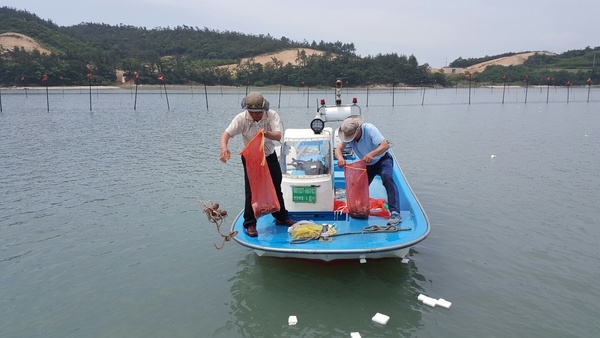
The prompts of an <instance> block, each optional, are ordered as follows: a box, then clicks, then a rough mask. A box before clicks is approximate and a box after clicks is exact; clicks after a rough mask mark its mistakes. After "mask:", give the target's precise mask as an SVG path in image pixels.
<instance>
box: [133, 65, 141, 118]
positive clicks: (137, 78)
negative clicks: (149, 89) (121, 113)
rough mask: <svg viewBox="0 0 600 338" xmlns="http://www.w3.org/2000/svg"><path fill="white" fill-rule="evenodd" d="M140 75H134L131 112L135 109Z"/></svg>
mask: <svg viewBox="0 0 600 338" xmlns="http://www.w3.org/2000/svg"><path fill="white" fill-rule="evenodd" d="M139 79H140V74H138V73H135V99H134V100H133V110H136V108H137V92H138V84H139Z"/></svg>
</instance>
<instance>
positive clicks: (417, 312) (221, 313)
mask: <svg viewBox="0 0 600 338" xmlns="http://www.w3.org/2000/svg"><path fill="white" fill-rule="evenodd" d="M87 90H88V89H87V88H82V89H75V90H66V91H65V92H66V93H65V94H64V96H63V94H62V92H61V91H60V90H54V91H51V92H50V96H49V100H48V103H49V106H50V112H48V111H47V101H46V95H45V92H44V91H29V92H28V96H27V97H25V95H24V93H23V92H22V91H17V90H6V89H3V90H2V107H3V112H2V113H1V114H0V160H1V163H2V165H1V166H0V187H1V191H2V193H1V194H0V233H1V236H0V318H2V319H1V320H0V336H1V337H349V336H350V333H351V332H360V334H361V335H362V336H363V337H596V336H597V335H598V333H599V332H600V326H599V325H598V324H597V319H598V314H599V313H600V307H599V305H598V304H600V286H599V285H598V282H597V281H598V280H599V279H600V263H599V262H600V249H599V246H598V243H599V241H600V227H599V222H598V219H599V218H600V212H598V211H597V206H598V201H600V177H599V176H600V175H599V173H598V168H599V167H600V105H599V103H598V101H597V97H598V95H599V94H598V93H597V92H595V90H596V89H593V90H592V99H591V100H590V102H587V89H573V90H572V91H571V92H570V93H569V100H570V102H568V103H567V102H566V99H567V93H566V91H565V90H564V89H553V88H542V89H540V88H529V92H528V102H527V103H526V104H525V103H524V97H525V91H524V89H514V88H511V89H508V90H507V91H506V92H504V93H503V91H502V88H499V89H498V88H495V89H489V88H487V89H482V88H478V89H476V90H472V92H471V94H470V95H471V96H470V100H471V105H469V104H467V103H468V100H469V92H468V90H467V89H458V90H456V89H446V90H432V89H427V90H426V91H425V93H423V91H420V90H397V91H395V92H394V95H393V96H392V93H391V92H390V91H377V92H376V91H371V93H370V95H369V96H368V100H369V107H365V106H364V105H365V103H366V101H367V96H366V93H365V92H364V91H354V92H353V91H352V90H350V91H349V92H348V93H347V92H346V91H345V92H344V95H346V94H347V95H348V96H347V97H346V99H349V97H351V96H357V97H358V98H359V102H362V103H363V115H364V116H365V118H366V120H367V121H369V122H373V123H374V124H376V125H377V126H378V127H379V128H380V130H381V131H382V133H383V134H384V135H385V136H386V137H388V138H389V139H390V141H391V142H392V143H393V147H394V148H393V149H394V153H395V155H396V157H397V158H398V160H399V161H400V162H401V163H400V164H401V166H402V168H403V170H404V172H405V175H406V176H407V179H408V180H409V182H410V183H411V185H412V187H413V189H414V191H415V193H416V194H417V196H418V197H419V199H420V201H421V203H422V204H423V207H424V208H425V211H426V212H427V214H428V216H429V219H430V221H431V225H432V232H431V235H430V236H429V237H428V238H427V239H426V240H425V241H423V242H421V243H419V244H418V245H417V246H415V247H414V248H413V249H412V250H411V253H410V258H411V262H410V263H409V264H401V263H400V262H399V260H383V261H369V262H367V263H366V264H359V262H346V263H342V264H329V265H327V264H321V263H314V262H307V261H295V260H281V259H268V258H267V259H265V258H258V257H256V256H255V254H254V253H253V252H251V251H249V250H247V249H245V248H243V247H241V246H239V245H237V244H236V243H227V244H226V245H225V248H224V249H222V250H216V249H215V247H214V244H217V245H220V244H221V239H220V236H219V235H218V234H217V232H216V229H215V227H214V225H213V224H211V223H209V222H207V220H206V217H205V216H204V214H203V213H202V211H201V207H200V205H199V202H198V201H199V200H200V201H208V200H213V201H218V202H219V203H221V206H222V208H224V209H226V210H228V211H229V213H230V214H231V215H235V214H237V212H238V211H239V210H240V209H241V208H242V206H243V178H242V176H241V172H242V168H241V163H240V161H239V160H238V159H237V158H234V159H233V160H232V161H231V162H230V163H228V164H222V163H221V162H220V161H219V159H218V153H219V148H218V138H219V136H220V134H221V133H222V131H223V129H224V128H225V127H226V126H227V125H228V123H229V122H230V120H231V118H232V117H233V116H234V115H235V114H236V113H238V112H239V110H240V109H239V102H240V101H241V99H242V97H243V96H244V93H245V89H239V90H225V91H224V92H223V94H221V91H220V90H218V89H217V90H212V91H211V92H209V95H208V100H209V109H208V110H207V108H206V101H205V96H204V93H203V92H201V91H198V90H197V89H196V90H194V91H192V90H186V91H183V90H182V91H179V92H176V91H170V92H169V93H168V95H169V96H168V98H169V105H170V110H167V102H166V97H165V95H164V93H163V94H160V93H159V92H158V91H156V90H155V91H143V92H141V93H140V95H138V97H137V103H136V104H137V110H136V111H134V110H133V105H134V100H135V97H134V94H133V91H129V90H120V91H116V90H113V91H106V90H102V89H100V90H97V89H95V88H94V90H93V92H92V110H91V111H90V107H89V99H90V97H89V92H88V91H87ZM265 94H266V97H267V99H269V100H270V101H271V103H272V107H274V108H277V106H278V105H280V106H281V108H279V109H278V110H279V112H280V114H281V116H282V118H283V120H284V122H285V125H286V127H304V126H305V125H306V124H307V123H308V121H310V119H311V118H312V117H313V116H314V114H315V108H314V106H315V102H316V100H317V99H318V98H321V97H326V98H327V100H328V101H330V102H333V100H334V98H333V92H332V91H328V92H324V91H321V92H319V93H317V92H315V91H311V92H310V94H308V93H306V92H305V91H290V92H285V91H284V92H283V93H282V94H281V97H280V96H279V92H278V91H271V92H266V93H265ZM423 94H424V95H425V96H423ZM503 94H504V97H505V104H502V103H501V101H502V96H503ZM546 101H548V103H546ZM392 103H393V104H394V106H392ZM422 103H423V105H422ZM307 104H308V105H309V106H310V108H306V105H307ZM231 148H232V152H237V151H239V150H241V148H242V145H241V140H240V139H238V138H234V139H233V140H232V141H231ZM492 155H495V158H492ZM230 221H232V219H231V220H230ZM227 227H229V225H227ZM420 293H423V294H427V295H429V296H431V297H435V298H445V299H447V300H449V301H451V302H452V307H451V308H450V309H449V310H447V309H443V308H437V307H436V308H430V307H427V306H425V305H423V304H421V303H420V302H418V301H417V296H418V295H419V294H420ZM377 312H380V313H384V314H386V315H388V316H390V321H389V322H388V323H387V325H386V326H384V327H379V326H376V325H374V324H373V323H372V322H371V317H372V316H373V315H374V314H375V313H377ZM290 315H295V316H297V317H298V321H299V322H298V325H296V326H288V324H287V319H288V316H290Z"/></svg>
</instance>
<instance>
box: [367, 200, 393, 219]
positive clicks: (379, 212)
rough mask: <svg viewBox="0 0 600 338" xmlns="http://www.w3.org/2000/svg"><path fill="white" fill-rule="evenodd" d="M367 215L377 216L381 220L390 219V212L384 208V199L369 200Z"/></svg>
mask: <svg viewBox="0 0 600 338" xmlns="http://www.w3.org/2000/svg"><path fill="white" fill-rule="evenodd" d="M369 209H371V210H370V211H369V214H370V215H371V216H377V217H381V218H390V211H389V210H388V209H387V208H386V203H385V199H384V198H371V199H369Z"/></svg>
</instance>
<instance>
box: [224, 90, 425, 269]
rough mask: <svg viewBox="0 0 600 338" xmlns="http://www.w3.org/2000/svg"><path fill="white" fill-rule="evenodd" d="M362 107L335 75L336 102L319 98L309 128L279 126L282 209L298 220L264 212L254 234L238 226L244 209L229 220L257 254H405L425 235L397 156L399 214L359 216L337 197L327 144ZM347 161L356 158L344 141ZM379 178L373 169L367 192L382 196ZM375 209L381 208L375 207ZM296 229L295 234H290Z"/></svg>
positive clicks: (341, 180)
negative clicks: (348, 99)
mask: <svg viewBox="0 0 600 338" xmlns="http://www.w3.org/2000/svg"><path fill="white" fill-rule="evenodd" d="M350 115H361V109H360V106H358V105H357V103H356V99H353V103H352V104H342V103H341V82H340V81H338V82H337V83H336V102H335V105H326V104H325V101H324V100H321V105H320V107H319V108H318V109H317V115H316V116H315V118H314V119H313V120H312V121H311V122H310V128H305V129H286V130H285V131H284V136H283V141H282V143H281V146H280V147H279V148H278V149H277V151H278V157H279V160H280V164H281V168H282V173H283V180H282V184H281V189H282V192H283V196H284V200H285V205H286V208H287V209H288V212H289V216H290V218H292V219H293V220H294V221H296V222H297V223H296V224H295V225H294V226H292V227H290V228H288V227H285V226H281V225H276V224H275V220H274V219H273V217H272V216H271V215H270V214H268V215H266V216H263V217H260V218H259V219H258V222H257V224H256V227H257V230H258V233H259V235H258V237H249V236H247V235H246V234H245V233H244V229H243V222H244V219H243V210H242V211H241V212H240V213H239V214H238V215H237V217H236V218H235V220H234V221H233V224H232V227H231V231H232V232H233V231H237V236H235V237H234V238H233V239H234V240H235V241H236V242H238V243H239V244H241V245H243V246H245V247H248V248H250V249H253V250H254V251H255V252H256V253H257V254H258V255H259V256H270V257H281V258H299V259H311V260H322V261H333V260H352V259H356V260H359V261H361V262H365V261H366V260H367V259H379V258H406V256H407V255H408V252H409V249H410V247H412V246H414V245H415V244H417V243H419V242H421V241H422V240H424V239H425V238H426V237H427V236H428V235H429V232H430V226H429V220H428V218H427V215H426V214H425V212H424V210H423V208H422V206H421V204H420V203H419V200H418V199H417V197H416V196H415V194H414V192H413V191H412V189H411V187H410V185H409V184H408V182H407V180H406V177H405V176H404V174H403V172H402V170H401V168H400V166H399V165H398V162H397V161H396V158H395V157H394V156H393V153H392V151H391V150H388V151H389V152H390V154H392V157H393V158H394V164H395V165H394V173H393V177H394V180H395V182H396V185H397V186H398V190H399V195H400V208H401V212H400V213H401V215H402V222H401V223H400V224H398V225H397V226H389V225H387V217H380V216H377V215H375V214H377V213H375V212H374V213H373V214H369V215H363V217H360V218H354V217H351V216H349V214H348V213H347V212H344V210H343V208H340V207H339V205H340V203H341V205H344V199H345V189H346V180H345V176H344V169H342V168H338V166H337V160H336V158H335V156H334V150H335V147H336V145H337V142H340V140H339V138H338V135H337V132H338V127H339V126H337V125H336V126H334V127H331V126H328V125H327V124H328V123H331V122H338V124H339V122H341V121H343V120H344V119H345V118H346V117H347V116H350ZM344 158H345V160H346V162H347V163H351V162H354V161H358V160H359V158H357V156H356V155H355V154H354V153H353V152H352V150H351V149H349V148H348V147H346V149H345V153H344ZM386 196H387V195H386V191H385V188H384V187H383V185H382V184H381V179H380V177H379V176H376V177H375V179H374V180H373V182H372V183H371V184H370V186H369V197H370V198H371V199H372V200H381V199H384V200H385V199H386ZM379 211H381V210H379ZM294 236H295V237H294Z"/></svg>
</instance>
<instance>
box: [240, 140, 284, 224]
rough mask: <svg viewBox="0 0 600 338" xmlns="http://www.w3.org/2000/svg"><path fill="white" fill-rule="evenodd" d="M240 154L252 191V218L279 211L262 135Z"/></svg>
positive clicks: (249, 143)
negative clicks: (244, 162) (242, 157)
mask: <svg viewBox="0 0 600 338" xmlns="http://www.w3.org/2000/svg"><path fill="white" fill-rule="evenodd" d="M240 154H241V155H242V156H244V159H245V160H246V174H247V175H248V182H249V183H250V191H252V201H251V202H252V210H253V211H254V217H256V218H257V219H258V218H259V217H262V216H264V215H266V214H270V213H272V212H276V211H279V209H280V205H279V200H278V199H277V193H276V192H275V187H274V186H273V180H272V179H271V173H270V172H269V166H268V165H267V160H266V158H265V139H264V135H263V133H257V134H256V136H254V137H253V138H252V140H250V142H248V144H247V145H246V147H245V148H244V149H243V150H242V151H241V152H240Z"/></svg>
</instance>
